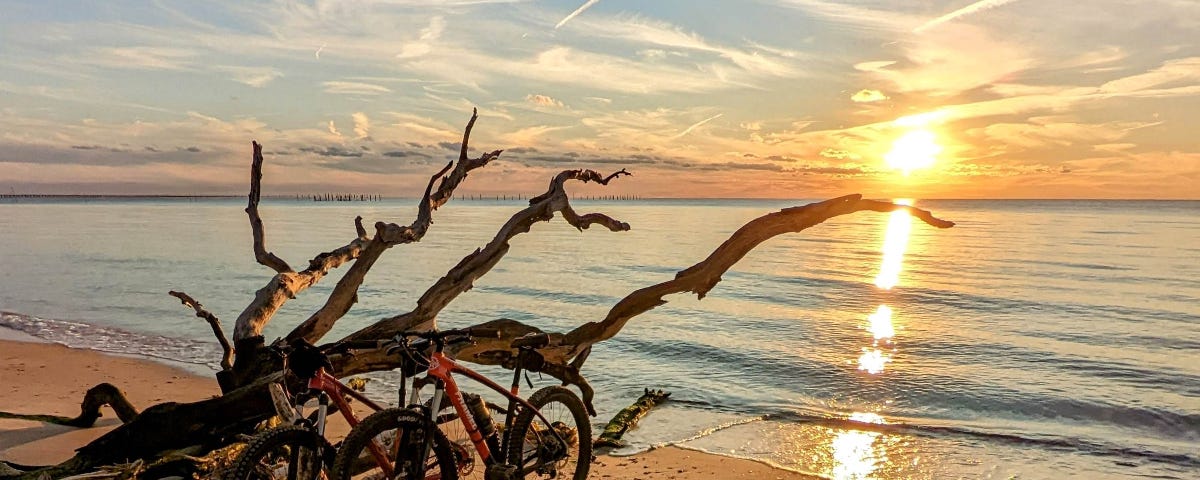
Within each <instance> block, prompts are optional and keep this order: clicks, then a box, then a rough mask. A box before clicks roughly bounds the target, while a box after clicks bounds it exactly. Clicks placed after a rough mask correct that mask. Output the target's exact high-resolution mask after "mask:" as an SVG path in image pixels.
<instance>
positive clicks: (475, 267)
mask: <svg viewBox="0 0 1200 480" xmlns="http://www.w3.org/2000/svg"><path fill="white" fill-rule="evenodd" d="M475 120H476V116H475V115H472V117H471V120H470V121H469V122H468V123H467V127H466V128H465V130H464V134H463V142H462V146H461V151H460V154H459V158H458V160H457V162H451V163H450V164H449V165H447V166H446V167H445V168H443V169H442V170H441V171H440V172H438V173H437V174H435V175H433V176H432V177H431V178H430V181H429V183H428V185H427V186H426V189H425V193H424V195H423V196H422V197H421V199H420V203H419V208H418V214H417V218H416V220H415V221H414V222H413V223H412V224H411V225H408V226H401V225H397V224H394V223H386V222H377V223H375V225H374V230H375V231H374V234H373V235H368V232H367V230H366V229H365V228H364V227H363V224H362V219H361V217H359V218H356V219H354V225H355V233H356V235H355V236H354V237H353V238H352V239H350V240H349V241H348V242H347V243H346V244H345V245H343V246H341V247H338V248H336V249H333V250H331V251H328V252H325V253H322V254H319V255H317V256H316V257H314V258H313V259H312V260H310V261H309V264H308V266H307V267H306V268H305V269H304V270H301V271H296V270H295V269H294V268H292V267H291V265H289V264H288V263H287V262H286V261H284V260H283V259H280V258H279V257H278V256H276V255H274V254H273V253H271V252H270V251H269V250H268V249H267V247H266V228H265V225H264V222H263V220H262V218H261V217H260V216H259V214H258V203H259V195H260V193H259V192H260V188H261V184H260V182H261V175H262V173H261V172H262V162H263V157H262V151H261V146H259V145H258V144H257V143H254V144H253V147H254V155H253V162H252V164H251V185H250V195H249V200H248V203H247V207H246V213H247V216H248V217H249V220H250V224H251V229H252V236H253V251H254V256H255V259H256V261H258V262H259V263H261V264H262V265H264V266H266V267H268V268H270V269H272V270H273V271H274V272H275V275H274V276H273V277H272V278H271V280H270V281H269V282H268V283H267V285H266V286H264V287H263V288H262V289H260V290H259V291H258V292H256V294H255V295H254V299H253V300H252V301H251V303H250V304H249V305H248V306H247V307H246V308H245V309H244V310H243V311H242V313H241V314H240V315H239V316H238V319H237V321H236V322H235V325H234V335H233V340H232V342H230V341H229V340H227V339H226V338H225V334H224V332H223V330H222V328H221V325H220V321H219V320H218V319H217V317H216V316H215V315H213V314H212V313H210V312H208V311H207V310H205V309H204V308H203V306H202V305H201V304H200V303H199V302H197V301H195V300H194V299H192V298H191V297H190V296H188V295H187V294H184V293H181V292H171V295H173V296H175V297H177V298H179V299H180V300H181V301H182V302H183V303H184V304H185V305H187V306H188V307H190V308H192V309H193V310H194V311H195V313H196V316H198V317H200V318H203V319H205V320H206V321H207V322H208V323H209V325H210V326H211V327H212V329H213V332H214V334H215V335H216V337H217V339H218V341H219V342H220V343H221V345H222V347H223V351H224V353H223V357H222V361H221V364H222V367H223V370H222V371H221V372H220V373H218V375H217V377H218V380H219V382H220V384H221V387H222V391H223V392H224V393H223V395H221V396H220V397H216V398H213V399H210V400H205V401H201V402H194V403H187V404H178V403H164V404H159V405H155V406H153V407H150V408H148V409H146V410H145V411H143V412H141V413H140V414H137V415H136V416H135V417H133V418H132V420H130V421H128V422H127V423H125V424H124V425H122V426H120V427H118V428H117V429H115V430H113V431H112V432H109V433H108V434H106V435H104V436H102V437H100V438H99V439H97V440H95V441H93V442H92V443H90V444H88V445H86V446H84V447H82V448H80V449H79V451H78V454H77V455H76V456H75V457H73V458H72V459H70V460H68V461H67V462H64V463H62V464H59V465H56V466H53V467H47V468H45V469H40V470H37V471H33V472H25V473H22V474H21V476H20V477H19V478H39V477H40V476H41V475H44V474H50V475H52V476H56V477H57V476H62V475H66V474H71V473H79V472H83V471H87V470H88V469H92V468H95V467H96V466H100V465H107V464H114V463H122V462H128V461H131V460H136V459H151V458H154V457H156V456H160V455H163V454H164V453H165V452H169V451H176V450H181V449H188V451H190V452H196V451H199V452H204V451H210V450H212V449H215V448H219V447H222V446H225V445H228V444H229V443H231V442H234V441H236V440H237V438H238V435H239V434H244V433H247V432H249V431H251V429H252V428H253V427H254V426H255V425H256V424H258V423H260V422H261V421H263V420H266V419H268V418H270V417H271V416H273V415H274V408H273V405H272V402H271V399H270V395H269V393H268V391H267V385H269V384H270V383H271V382H273V381H279V380H281V379H283V374H282V372H281V367H282V365H280V362H279V361H278V359H277V358H276V357H275V356H274V355H273V354H270V353H269V350H268V349H267V348H266V347H267V344H266V342H265V340H264V339H263V337H262V330H263V327H265V326H266V325H267V324H268V323H269V322H270V321H271V320H272V319H273V318H274V317H275V314H276V313H277V312H278V310H279V308H280V307H281V306H282V305H283V304H284V303H286V302H287V301H288V300H290V299H292V298H295V296H296V295H298V294H300V293H301V292H303V291H304V290H306V289H307V288H308V287H311V286H312V285H314V284H316V283H317V282H319V281H320V280H321V279H322V278H324V277H325V276H326V275H327V274H328V273H329V272H330V271H331V270H333V269H336V268H338V267H340V266H342V265H345V264H347V263H351V266H350V268H349V269H347V271H346V272H345V273H344V274H343V276H342V278H341V279H340V280H339V281H338V283H337V285H336V286H335V287H334V289H333V291H332V293H331V294H330V295H329V297H328V298H327V299H326V302H325V304H324V305H322V306H321V307H320V308H319V309H318V310H317V311H316V312H314V313H313V314H312V315H310V316H309V317H308V318H306V319H305V320H303V321H302V322H300V323H299V324H297V325H296V327H295V328H294V329H293V330H292V331H291V333H289V334H288V335H287V338H286V339H284V340H282V341H295V340H305V341H308V342H311V343H316V342H318V341H320V340H321V339H322V338H323V337H324V336H325V334H327V333H328V332H329V331H330V330H331V329H332V328H333V326H334V325H335V324H336V322H337V321H338V320H339V319H340V318H342V317H343V316H344V315H345V314H346V312H348V311H349V310H350V308H351V307H352V306H353V305H354V303H355V302H356V301H357V293H358V289H359V287H360V286H361V285H362V283H363V281H364V280H365V278H366V274H367V273H368V271H369V270H370V269H371V267H372V266H373V265H374V264H375V261H376V260H378V258H379V257H380V256H381V255H382V254H383V253H384V252H385V251H387V250H388V249H390V248H391V247H393V246H395V245H399V244H403V243H411V242H416V241H419V240H420V239H421V238H422V237H423V236H424V235H425V234H426V232H427V231H428V230H429V228H430V225H431V223H432V212H433V210H435V209H437V208H438V207H440V206H442V205H444V204H445V203H446V202H447V201H449V200H450V198H451V197H452V195H453V192H454V189H455V188H457V187H458V186H459V185H460V184H461V183H462V182H463V181H464V180H465V179H466V177H467V174H468V173H469V172H470V171H471V170H474V169H476V168H480V167H483V166H485V165H487V164H488V163H489V162H490V161H492V160H494V159H495V158H497V157H499V155H500V153H501V152H500V151H499V150H497V151H494V152H490V153H486V154H484V155H482V156H480V157H479V158H474V159H472V158H468V156H467V152H468V147H467V144H468V140H469V137H470V133H471V129H472V127H473V126H474V123H475ZM623 175H629V173H628V172H626V171H624V170H621V171H618V172H615V173H613V174H611V175H607V176H606V175H602V174H600V173H598V172H595V171H592V170H568V171H564V172H562V173H559V174H558V175H556V176H555V177H554V178H553V179H552V180H551V182H550V186H549V188H548V189H547V191H546V192H545V193H543V194H542V195H539V196H537V197H535V198H533V199H531V200H530V201H529V206H528V207H526V208H524V209H521V210H520V211H518V212H516V213H514V214H513V215H512V217H511V218H510V219H509V220H508V222H506V223H505V224H504V225H503V226H502V227H501V228H500V230H499V231H498V232H497V233H496V235H495V237H493V239H492V240H491V241H490V242H488V244H487V245H485V246H483V247H482V248H479V249H476V250H475V251H474V252H472V253H470V254H468V255H467V256H465V257H464V258H463V259H462V260H461V261H460V262H459V263H458V264H457V265H455V266H454V267H453V268H452V269H450V271H449V272H447V273H446V275H445V276H443V277H441V278H440V279H438V280H437V282H435V283H434V284H433V285H432V286H431V287H430V288H429V289H428V290H426V291H425V293H424V294H423V295H422V296H421V297H420V299H418V301H417V306H416V308H414V309H413V310H412V311H409V312H405V313H401V314H398V315H394V316H389V317H387V318H382V319H380V320H378V321H376V322H375V323H373V324H372V325H370V326H368V327H366V328H363V329H361V330H359V331H357V332H355V333H353V334H351V335H349V336H348V337H347V339H353V340H361V339H387V338H391V337H392V336H395V335H397V334H399V333H401V332H404V331H407V330H414V329H428V328H436V325H437V315H438V313H439V312H441V310H442V309H444V308H445V307H446V306H447V305H449V304H450V302H452V301H453V300H454V299H455V298H457V297H458V296H459V295H461V294H462V293H464V292H466V291H467V290H469V289H471V287H472V286H473V285H474V282H475V281H476V280H478V279H479V278H480V277H482V276H483V275H485V274H486V273H487V272H488V271H490V270H491V269H492V268H493V267H494V266H495V265H496V264H497V263H499V262H500V260H501V259H502V258H503V257H504V255H505V254H507V253H508V250H509V248H510V244H509V242H510V241H511V240H512V239H513V238H515V237H516V236H517V235H520V234H523V233H528V232H530V230H531V229H532V228H533V226H534V225H535V224H536V223H538V222H543V221H549V220H551V219H553V218H554V216H555V215H556V214H560V215H561V216H562V217H563V219H564V220H566V221H567V222H568V223H569V224H571V225H572V226H574V227H576V228H578V229H579V230H581V231H582V230H584V229H587V228H589V227H591V226H592V225H601V226H603V227H605V228H606V229H608V230H610V231H614V232H619V231H625V230H629V228H630V227H629V225H628V224H626V223H624V222H621V221H619V220H616V219H614V218H611V217H609V216H608V215H605V214H603V213H586V214H580V213H577V212H576V211H575V210H574V209H573V208H572V207H571V204H570V201H569V197H568V195H567V192H566V187H565V185H566V183H567V182H571V181H579V182H596V183H599V184H602V185H607V184H608V183H609V182H611V181H613V180H615V179H617V178H619V177H621V176H623ZM435 184H437V188H434V185H435ZM898 210H903V211H907V212H909V213H910V214H912V215H913V216H914V217H916V218H918V219H920V220H922V221H924V222H925V223H927V224H929V225H932V226H934V227H938V228H947V227H950V226H952V225H953V223H951V222H947V221H944V220H940V219H937V218H935V217H933V215H932V214H930V213H929V212H927V211H925V210H921V209H918V208H914V207H911V206H906V205H899V204H893V203H889V202H882V201H876V200H868V199H863V198H862V197H861V196H860V195H849V196H845V197H840V198H835V199H832V200H827V201H824V202H818V203H813V204H809V205H805V206H801V207H793V208H788V209H784V210H781V211H779V212H774V213H770V214H767V215H764V216H762V217H759V218H757V219H755V220H753V221H751V222H749V223H747V224H746V225H745V226H743V227H742V228H740V229H739V230H737V231H736V232H734V233H733V234H732V235H731V236H730V238H729V239H728V240H727V241H725V243H723V244H722V245H721V246H720V247H718V248H717V249H716V250H715V251H713V252H712V253H711V254H710V255H709V256H708V257H707V258H706V259H704V260H703V261H701V262H699V263H697V264H695V265H693V266H692V267H689V268H687V269H684V270H682V271H680V272H679V273H678V274H676V275H675V278H673V279H670V280H666V281H664V282H661V283H658V284H655V285H652V286H649V287H646V288H642V289H640V290H637V291H634V292H632V293H630V294H629V295H627V296H626V297H625V298H623V299H622V300H621V301H619V302H618V303H617V304H616V305H614V306H613V307H612V309H611V310H610V311H609V312H608V314H607V315H606V316H605V318H603V319H602V320H600V321H595V322H586V323H583V324H581V325H580V326H579V327H577V328H575V329H573V330H571V331H568V332H550V337H551V342H550V345H548V346H546V347H544V348H542V349H540V352H541V353H542V354H543V355H544V356H545V358H546V360H547V363H546V366H545V368H544V369H543V371H544V372H545V373H547V374H549V375H552V376H554V377H556V378H558V379H560V380H562V381H563V383H564V384H572V385H576V386H577V387H578V388H579V389H580V391H581V393H582V394H583V397H584V400H585V402H586V403H587V406H588V408H589V410H591V411H592V414H593V415H594V414H595V412H594V409H592V405H591V399H592V390H591V387H590V385H588V383H587V381H586V380H585V378H584V376H583V375H582V374H581V373H580V369H581V368H582V366H583V364H584V361H585V360H586V359H587V357H588V354H589V353H590V351H591V346H592V345H594V344H595V343H597V342H601V341H604V340H606V339H609V338H612V337H613V336H614V335H616V334H617V333H619V332H620V331H621V330H622V329H623V328H624V327H625V325H626V324H628V322H629V321H630V320H632V319H633V318H634V317H636V316H637V315H640V314H642V313H644V312H646V311H648V310H650V309H653V308H655V307H657V306H659V305H662V304H664V303H666V300H664V298H663V297H665V296H667V295H670V294H675V293H684V292H692V293H695V294H696V295H697V296H698V297H700V298H703V297H704V296H705V295H706V294H707V293H708V292H709V291H710V290H712V288H713V287H714V286H715V285H716V284H717V283H718V282H720V280H721V276H722V275H723V274H724V273H725V272H726V271H727V270H728V269H729V268H731V267H732V266H733V265H734V264H736V263H737V262H738V261H739V260H741V259H742V258H743V257H744V256H745V255H746V254H747V253H749V252H750V251H751V250H753V249H754V248H755V247H756V246H757V245H759V244H761V243H762V242H764V241H766V240H768V239H770V238H773V237H775V236H777V235H781V234H785V233H795V232H800V231H802V230H805V229H807V228H810V227H812V226H815V225H817V224H820V223H822V222H824V221H827V220H829V219H831V218H834V217H837V216H841V215H847V214H851V213H855V212H860V211H874V212H892V211H898ZM480 326H490V327H495V328H497V329H499V330H500V331H501V335H500V337H499V338H495V339H486V340H483V339H481V340H478V341H477V342H476V343H475V344H467V345H459V346H457V347H456V348H455V349H454V351H453V352H452V353H453V354H454V355H456V356H457V357H458V358H459V359H460V360H465V361H469V362H474V363H479V364H492V365H504V366H508V367H511V364H512V362H513V360H514V358H515V354H516V352H515V351H513V350H512V349H511V347H510V344H511V342H512V340H513V339H515V338H517V337H520V336H523V335H525V334H527V333H530V332H541V330H540V329H538V328H537V327H536V326H533V325H527V324H524V323H521V322H518V321H515V320H509V319H497V320H492V321H489V322H485V323H483V324H481V325H480ZM332 360H333V365H334V372H333V373H334V374H335V375H337V376H340V377H344V376H349V375H353V374H359V373H365V372H371V371H380V370H390V369H393V368H396V367H397V366H398V365H397V359H396V358H394V357H390V356H388V355H386V354H385V352H383V351H365V352H362V351H360V352H356V354H355V355H353V356H347V355H334V356H333V357H332ZM0 466H2V465H0ZM0 478H8V477H5V473H4V472H3V469H0Z"/></svg>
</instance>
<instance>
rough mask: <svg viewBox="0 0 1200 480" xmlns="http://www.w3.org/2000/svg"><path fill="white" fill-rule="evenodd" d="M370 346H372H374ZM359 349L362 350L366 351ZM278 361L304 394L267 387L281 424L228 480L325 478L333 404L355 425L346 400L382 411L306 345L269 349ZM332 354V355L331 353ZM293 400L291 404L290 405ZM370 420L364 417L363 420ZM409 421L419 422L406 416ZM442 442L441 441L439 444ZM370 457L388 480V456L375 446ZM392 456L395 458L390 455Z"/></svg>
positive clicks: (256, 443)
mask: <svg viewBox="0 0 1200 480" xmlns="http://www.w3.org/2000/svg"><path fill="white" fill-rule="evenodd" d="M372 345H377V342H376V343H373V344H372ZM360 348H367V346H366V345H364V346H360ZM271 349H272V350H273V351H274V352H276V353H277V354H279V355H281V356H283V359H284V370H285V371H287V372H290V373H292V374H294V375H296V376H297V377H298V378H300V379H301V380H303V381H304V382H305V384H306V386H307V390H306V391H304V392H302V393H300V394H298V395H296V396H295V398H294V399H289V398H288V396H287V393H286V392H285V389H284V388H283V387H282V386H281V384H273V385H271V396H272V400H273V401H274V402H275V410H276V412H277V413H279V415H280V416H281V417H283V418H284V419H285V422H286V424H285V425H282V426H279V427H275V428H272V429H269V430H266V431H264V432H262V433H260V434H258V435H257V436H255V437H254V439H253V440H251V441H250V442H249V443H248V444H247V446H246V448H245V449H244V450H242V452H241V453H240V454H239V455H238V458H237V460H235V461H234V463H233V465H232V467H231V468H230V469H229V470H228V471H227V473H226V476H225V478H226V479H228V480H265V479H288V480H312V479H319V478H328V472H329V471H330V470H329V468H330V467H331V466H332V465H333V458H334V453H335V451H336V449H335V448H334V447H333V446H332V445H330V444H329V442H328V441H327V440H325V423H326V417H327V415H328V413H329V407H330V404H331V401H332V405H333V407H334V408H335V409H336V410H337V411H338V412H340V413H341V414H342V416H343V417H344V418H345V419H346V422H347V423H349V424H350V426H351V427H354V426H356V425H358V424H359V421H358V418H357V417H355V416H354V412H353V410H352V409H351V408H350V405H349V403H348V402H347V401H346V399H345V397H347V396H348V397H350V398H353V399H355V400H358V401H359V402H362V403H363V404H364V405H366V406H367V407H369V408H371V409H372V410H374V411H380V410H383V407H382V406H381V405H379V404H377V403H375V402H373V401H371V399H369V398H367V397H365V396H363V395H362V394H360V393H358V392H357V391H355V390H354V389H352V388H350V387H348V386H346V385H345V384H343V383H342V382H340V381H338V379H336V378H334V377H333V376H332V375H330V374H329V373H328V372H327V369H331V368H332V366H331V365H330V363H329V359H328V358H327V357H326V353H325V351H323V350H322V349H321V348H319V347H316V346H313V345H311V344H308V343H298V344H295V345H289V346H281V347H271ZM331 351H336V349H333V350H331ZM313 399H315V400H316V401H317V409H316V411H315V412H313V413H312V414H311V415H307V416H306V415H305V412H304V405H305V404H307V403H308V402H309V401H311V400H313ZM293 400H294V403H293ZM368 418H369V417H368ZM409 421H412V422H418V421H420V419H419V418H417V417H416V416H415V415H411V418H410V419H409ZM443 441H444V439H443ZM367 449H368V451H369V454H370V457H371V459H372V460H373V461H375V462H377V464H378V465H379V466H380V468H382V469H383V471H384V472H385V474H386V475H387V478H392V473H393V472H392V471H391V463H390V461H389V453H388V452H387V451H385V450H384V449H383V448H381V447H379V446H378V445H371V446H369V447H368V448H367ZM392 456H394V453H393V454H392Z"/></svg>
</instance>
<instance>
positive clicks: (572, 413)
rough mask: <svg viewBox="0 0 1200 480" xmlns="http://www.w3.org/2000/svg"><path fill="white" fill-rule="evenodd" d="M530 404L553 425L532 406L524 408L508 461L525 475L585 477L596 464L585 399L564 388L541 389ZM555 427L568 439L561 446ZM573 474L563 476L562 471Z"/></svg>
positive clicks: (577, 479)
mask: <svg viewBox="0 0 1200 480" xmlns="http://www.w3.org/2000/svg"><path fill="white" fill-rule="evenodd" d="M529 403H530V404H531V405H533V407H534V408H536V409H537V411H538V412H541V414H542V416H544V417H546V420H547V421H549V423H550V424H549V425H547V424H546V422H543V421H542V419H540V418H538V417H537V416H536V415H534V411H533V410H530V409H528V408H524V409H521V411H520V413H518V414H517V419H516V421H514V422H513V428H512V432H509V437H508V443H509V446H508V462H509V463H510V464H512V465H519V466H520V467H521V472H523V478H573V479H575V480H584V479H585V478H587V475H588V470H589V469H590V468H591V465H592V422H591V420H590V419H589V418H588V414H587V410H585V409H584V408H583V401H582V400H580V399H579V397H577V396H575V393H573V392H571V391H570V390H567V389H566V388H564V387H559V386H553V387H546V388H543V389H541V390H538V391H537V392H535V393H534V394H533V396H531V397H529ZM551 429H554V431H555V432H557V433H558V434H559V436H561V437H562V438H563V439H564V440H566V441H567V445H566V448H565V449H563V448H560V444H559V442H558V440H557V438H556V437H555V436H554V434H553V433H551V431H550V430H551ZM560 473H561V474H563V475H571V476H570V477H565V476H564V477H559V474H560Z"/></svg>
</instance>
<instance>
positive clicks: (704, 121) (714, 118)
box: [671, 113, 724, 139]
mask: <svg viewBox="0 0 1200 480" xmlns="http://www.w3.org/2000/svg"><path fill="white" fill-rule="evenodd" d="M721 115H724V113H718V114H716V115H713V116H711V117H708V118H706V119H704V120H701V121H699V122H696V123H693V124H692V126H690V127H688V128H685V129H683V131H682V132H679V134H678V135H675V136H674V137H671V138H672V139H675V138H679V137H682V136H684V135H687V134H689V133H692V130H695V129H696V128H697V127H699V126H701V125H704V124H706V123H708V122H711V121H713V120H716V119H718V118H721Z"/></svg>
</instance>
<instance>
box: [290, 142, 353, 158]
mask: <svg viewBox="0 0 1200 480" xmlns="http://www.w3.org/2000/svg"><path fill="white" fill-rule="evenodd" d="M298 150H299V151H301V152H304V153H311V154H314V155H320V156H322V157H361V156H363V152H362V151H360V150H350V149H348V148H345V147H339V146H337V145H330V146H327V147H325V148H323V149H322V148H317V147H300V148H299V149H298Z"/></svg>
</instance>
